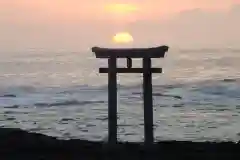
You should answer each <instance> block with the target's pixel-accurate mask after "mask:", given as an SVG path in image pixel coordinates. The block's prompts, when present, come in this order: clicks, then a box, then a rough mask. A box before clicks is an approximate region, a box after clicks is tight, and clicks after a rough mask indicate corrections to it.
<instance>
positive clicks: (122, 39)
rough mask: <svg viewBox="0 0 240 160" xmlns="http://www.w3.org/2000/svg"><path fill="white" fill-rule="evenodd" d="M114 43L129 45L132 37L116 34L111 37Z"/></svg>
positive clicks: (125, 34)
mask: <svg viewBox="0 0 240 160" xmlns="http://www.w3.org/2000/svg"><path fill="white" fill-rule="evenodd" d="M113 42H114V43H131V42H133V37H132V36H131V35H130V34H129V33H127V32H121V33H117V34H116V35H115V36H114V37H113Z"/></svg>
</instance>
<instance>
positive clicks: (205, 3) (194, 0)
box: [0, 0, 239, 19]
mask: <svg viewBox="0 0 240 160" xmlns="http://www.w3.org/2000/svg"><path fill="white" fill-rule="evenodd" d="M236 2H239V0H181V1H180V0H121V1H120V0H85V1H83V0H9V1H5V0H3V1H0V4H1V5H0V10H2V9H13V12H14V9H16V11H15V12H16V14H17V12H18V11H19V9H20V11H25V12H28V13H37V12H40V13H41V14H44V15H47V16H48V17H54V18H60V19H61V18H62V19H96V18H98V19H116V18H119V17H118V16H119V15H117V14H115V13H109V12H107V11H106V10H104V9H103V8H104V7H106V5H109V4H114V3H116V4H117V3H123V4H130V5H132V6H136V7H137V8H139V10H137V11H135V13H134V12H133V13H131V14H129V15H128V16H126V15H125V16H124V18H125V19H128V18H130V19H131V17H133V18H137V19H142V18H147V19H151V18H154V17H165V16H166V15H168V14H171V13H174V12H179V11H182V10H186V9H192V8H206V9H224V8H229V7H230V6H231V5H232V4H234V3H236ZM21 9H22V10H21Z"/></svg>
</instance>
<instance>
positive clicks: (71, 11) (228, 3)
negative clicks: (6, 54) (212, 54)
mask: <svg viewBox="0 0 240 160" xmlns="http://www.w3.org/2000/svg"><path fill="white" fill-rule="evenodd" d="M238 17H240V0H181V1H180V0H179V1H176V0H121V1H120V0H85V1H83V0H51V1H49V0H34V1H33V0H0V51H1V50H10V51H11V50H15V51H17V50H23V51H24V50H27V49H44V50H61V49H62V50H69V51H78V50H86V49H89V48H91V47H92V46H96V45H98V46H104V47H108V46H111V47H112V46H115V44H113V43H112V41H111V39H112V37H113V36H114V35H115V34H116V33H118V32H129V33H130V34H132V36H133V38H134V42H133V44H131V45H132V46H137V47H141V46H155V45H162V44H169V45H172V46H177V47H184V48H191V47H211V46H214V47H220V46H225V47H229V46H231V47H238V46H239V45H240V44H239V43H240V38H239V37H240V35H239V32H238V28H240V24H239V23H240V22H239V20H238V19H239V18H238Z"/></svg>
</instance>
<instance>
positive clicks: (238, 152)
mask: <svg viewBox="0 0 240 160" xmlns="http://www.w3.org/2000/svg"><path fill="white" fill-rule="evenodd" d="M0 148H1V151H0V152H1V154H0V158H1V159H4V160H10V159H11V160H12V159H16V160H18V159H24V160H35V159H36V160H39V159H44V160H62V159H64V160H65V159H66V160H75V159H84V160H95V159H114V160H118V159H119V160H120V159H121V160H122V159H131V160H135V159H136V160H139V159H145V158H146V159H161V160H166V159H167V160H169V159H205V160H206V159H211V160H212V159H233V157H234V159H240V144H239V143H234V142H190V141H162V142H158V143H154V144H153V145H151V146H144V145H143V143H129V142H119V143H118V144H116V145H114V146H111V145H108V144H106V143H104V142H94V141H87V140H73V139H72V140H60V139H57V138H54V137H50V136H45V135H42V134H37V133H30V132H27V131H23V130H20V129H11V128H1V129H0Z"/></svg>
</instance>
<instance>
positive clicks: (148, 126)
mask: <svg viewBox="0 0 240 160" xmlns="http://www.w3.org/2000/svg"><path fill="white" fill-rule="evenodd" d="M168 48H169V47H168V46H160V47H155V48H133V49H110V48H99V47H93V48H92V52H94V53H95V55H96V58H105V59H108V68H99V73H108V143H109V144H110V145H111V144H112V145H114V144H116V143H117V73H143V94H144V136H145V144H146V145H149V144H152V143H153V142H154V134H153V98H152V73H162V68H152V64H151V58H164V56H165V53H166V52H167V51H168ZM117 58H126V59H127V67H126V68H117ZM132 58H142V59H143V64H142V65H143V67H142V68H133V67H132Z"/></svg>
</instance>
